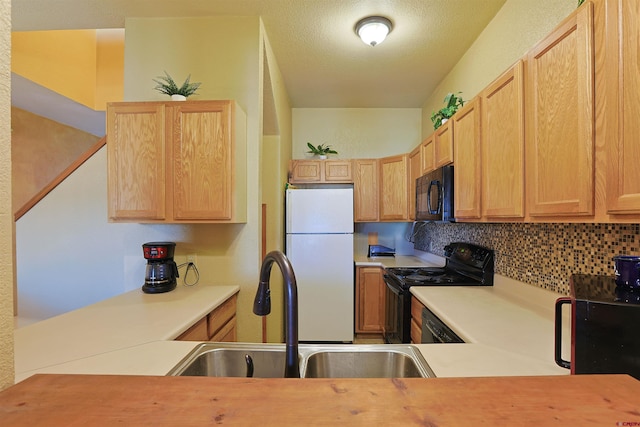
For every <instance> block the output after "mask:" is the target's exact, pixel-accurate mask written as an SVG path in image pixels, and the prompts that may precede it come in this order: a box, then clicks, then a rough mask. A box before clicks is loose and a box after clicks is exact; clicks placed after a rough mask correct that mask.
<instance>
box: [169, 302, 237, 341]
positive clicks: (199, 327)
mask: <svg viewBox="0 0 640 427" xmlns="http://www.w3.org/2000/svg"><path fill="white" fill-rule="evenodd" d="M236 306H237V296H236V295H234V296H232V297H231V298H229V299H228V300H226V301H225V302H224V303H223V304H222V305H221V306H219V307H218V308H216V309H215V310H213V311H212V312H211V313H209V314H207V315H206V316H204V317H203V318H202V319H200V320H198V321H197V322H196V323H195V324H194V325H193V326H191V327H190V328H189V329H187V330H186V331H184V332H183V333H182V334H181V335H180V336H179V337H178V338H176V340H177V341H219V342H234V341H236V340H237V335H236Z"/></svg>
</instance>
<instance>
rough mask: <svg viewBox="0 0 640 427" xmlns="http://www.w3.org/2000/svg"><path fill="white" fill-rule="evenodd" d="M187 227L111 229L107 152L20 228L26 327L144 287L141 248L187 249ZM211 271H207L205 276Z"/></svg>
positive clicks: (18, 248)
mask: <svg viewBox="0 0 640 427" xmlns="http://www.w3.org/2000/svg"><path fill="white" fill-rule="evenodd" d="M186 235H187V230H186V229H185V228H184V227H181V226H163V225H142V224H113V223H108V222H107V159H106V147H103V148H102V149H101V150H100V151H99V152H98V153H96V154H95V155H94V156H93V157H92V158H90V159H89V160H88V161H87V162H85V163H84V164H83V165H82V166H81V167H80V168H79V169H78V170H77V171H76V172H75V173H73V174H72V175H71V176H69V177H68V178H67V179H66V180H65V181H64V182H62V184H60V185H59V186H58V187H56V188H55V189H54V190H53V191H52V192H51V193H49V194H48V195H47V196H46V197H45V198H44V199H43V200H42V201H41V202H40V203H38V204H37V205H36V206H35V207H34V208H32V209H31V210H30V211H29V212H27V213H26V214H25V215H24V216H23V217H22V218H20V219H19V220H18V222H17V223H16V260H17V271H18V278H19V284H20V286H19V287H18V313H19V316H20V319H21V321H25V319H26V322H28V321H31V320H42V319H46V318H49V317H52V316H55V315H58V314H61V313H64V312H67V311H70V310H74V309H77V308H80V307H83V306H85V305H87V304H91V303H94V302H97V301H100V300H102V299H105V298H109V297H112V296H114V295H118V294H120V293H122V292H125V291H129V290H132V289H139V288H140V287H141V286H142V284H143V282H144V272H145V263H146V261H145V260H144V258H143V257H142V244H143V243H145V242H149V241H158V240H163V241H164V240H169V241H176V242H178V248H177V253H178V254H180V255H186V252H185V248H184V247H183V245H181V244H180V242H182V241H184V240H185V239H186ZM205 271H206V269H205Z"/></svg>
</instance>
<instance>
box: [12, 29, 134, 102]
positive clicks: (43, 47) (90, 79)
mask: <svg viewBox="0 0 640 427" xmlns="http://www.w3.org/2000/svg"><path fill="white" fill-rule="evenodd" d="M11 38H12V50H11V55H12V64H11V70H12V71H13V72H14V73H16V74H19V75H21V76H22V77H25V78H27V79H29V80H31V81H33V82H35V83H38V84H39V85H41V86H44V87H46V88H48V89H51V90H53V91H55V92H57V93H59V94H61V95H64V96H66V97H67V98H69V99H72V100H74V101H76V102H78V103H80V104H83V105H85V106H87V107H89V108H92V109H95V110H104V109H105V107H106V103H105V102H106V101H120V100H122V90H123V89H122V88H123V64H124V60H123V58H124V32H123V30H60V31H19V32H14V33H13V34H12V37H11Z"/></svg>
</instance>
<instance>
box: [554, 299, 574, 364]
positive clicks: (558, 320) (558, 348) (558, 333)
mask: <svg viewBox="0 0 640 427" xmlns="http://www.w3.org/2000/svg"><path fill="white" fill-rule="evenodd" d="M565 304H571V298H569V297H565V298H558V299H557V300H556V311H555V349H554V350H555V360H556V364H557V365H558V366H560V367H562V368H567V369H571V362H570V361H568V360H564V359H563V358H562V306H563V305H565Z"/></svg>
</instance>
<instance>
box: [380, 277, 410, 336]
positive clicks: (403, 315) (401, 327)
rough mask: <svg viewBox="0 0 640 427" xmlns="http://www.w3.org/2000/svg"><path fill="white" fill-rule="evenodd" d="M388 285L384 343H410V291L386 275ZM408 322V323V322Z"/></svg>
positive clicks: (385, 279)
mask: <svg viewBox="0 0 640 427" xmlns="http://www.w3.org/2000/svg"><path fill="white" fill-rule="evenodd" d="M384 281H385V283H386V285H387V287H386V294H385V311H384V341H385V342H386V343H387V344H404V343H410V342H411V341H410V329H409V328H410V322H411V318H410V317H408V316H411V306H410V305H411V298H410V295H409V294H408V293H409V291H408V290H405V289H402V287H401V286H400V285H399V284H398V283H396V281H395V280H394V279H393V278H391V277H389V276H387V275H385V278H384ZM407 320H408V322H407Z"/></svg>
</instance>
